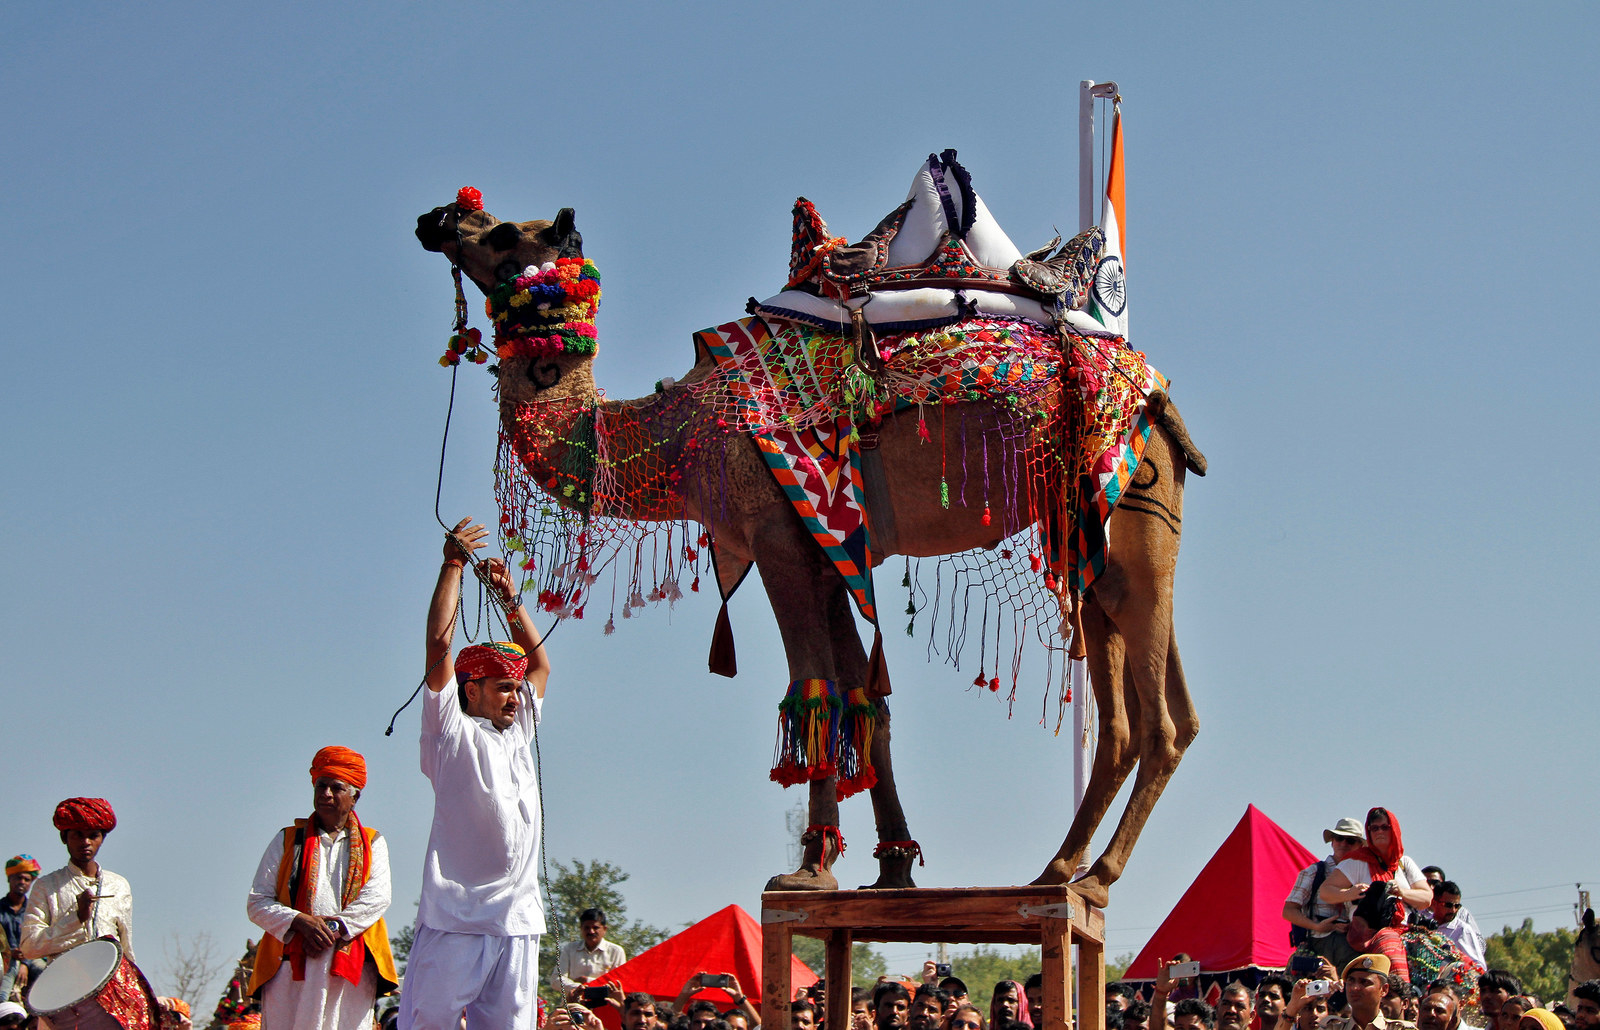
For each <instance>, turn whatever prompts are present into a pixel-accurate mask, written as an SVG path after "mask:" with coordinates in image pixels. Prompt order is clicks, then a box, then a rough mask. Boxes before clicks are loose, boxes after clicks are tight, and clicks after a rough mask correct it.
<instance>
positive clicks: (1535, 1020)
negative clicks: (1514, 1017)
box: [1517, 1005, 1566, 1030]
mask: <svg viewBox="0 0 1600 1030" xmlns="http://www.w3.org/2000/svg"><path fill="white" fill-rule="evenodd" d="M1517 1025H1518V1030H1566V1027H1565V1026H1563V1025H1562V1023H1561V1020H1560V1018H1558V1017H1557V1016H1556V1014H1555V1013H1554V1012H1551V1011H1550V1010H1549V1009H1545V1008H1540V1007H1539V1006H1537V1005H1535V1006H1534V1007H1533V1008H1531V1009H1529V1010H1528V1011H1526V1012H1524V1013H1523V1014H1522V1019H1521V1021H1520V1022H1519V1023H1518V1024H1517Z"/></svg>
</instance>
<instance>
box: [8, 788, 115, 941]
mask: <svg viewBox="0 0 1600 1030" xmlns="http://www.w3.org/2000/svg"><path fill="white" fill-rule="evenodd" d="M54 822H55V824H56V829H57V830H60V831H61V843H63V844H65V845H66V846H67V864H66V865H64V866H62V867H61V868H60V869H57V870H56V871H55V872H53V873H49V874H47V875H45V876H41V877H39V879H38V880H37V881H36V882H35V883H34V885H33V890H32V892H31V893H30V894H29V895H28V910H27V911H26V912H24V913H23V914H22V957H23V958H26V959H37V958H50V957H51V956H54V955H59V954H61V953H62V952H63V951H67V950H69V949H71V948H75V947H77V946H78V945H80V944H83V943H85V942H86V941H92V940H95V939H97V938H101V937H114V938H116V940H117V942H118V943H119V944H121V945H122V954H123V955H124V956H126V957H127V959H128V961H129V962H132V961H133V890H132V888H130V887H129V886H128V881H127V880H124V879H123V878H122V877H120V876H118V875H117V874H116V873H113V872H112V871H111V870H109V869H106V868H104V867H103V866H101V865H100V863H99V862H98V861H96V856H97V855H99V853H100V845H101V844H104V843H105V839H106V834H108V833H110V832H111V831H112V830H114V829H116V828H117V814H116V813H115V812H113V811H112V810H111V806H110V805H109V804H108V803H107V802H106V800H105V799H104V798H68V799H67V800H65V801H63V802H61V804H59V805H57V806H56V814H55V819H54Z"/></svg>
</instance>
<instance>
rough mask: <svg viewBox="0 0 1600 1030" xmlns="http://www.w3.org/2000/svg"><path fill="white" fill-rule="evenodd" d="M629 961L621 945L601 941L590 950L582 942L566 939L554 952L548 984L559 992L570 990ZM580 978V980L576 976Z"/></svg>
mask: <svg viewBox="0 0 1600 1030" xmlns="http://www.w3.org/2000/svg"><path fill="white" fill-rule="evenodd" d="M626 961H628V953H627V952H626V951H624V950H623V948H622V945H620V944H613V943H612V942H610V941H601V942H600V946H599V947H598V948H596V949H594V950H593V951H590V950H589V949H588V948H586V947H584V944H583V942H582V941H568V942H567V943H565V944H563V945H562V946H561V950H560V951H558V952H556V967H555V968H554V969H552V970H551V971H550V985H551V986H552V987H554V988H555V989H556V990H558V991H563V992H565V991H570V990H572V989H573V988H574V987H576V986H578V984H579V983H580V982H582V983H587V982H589V981H590V980H593V979H594V978H595V977H597V976H600V975H602V974H604V973H607V972H609V971H611V970H613V969H615V968H617V967H618V966H620V965H622V964H623V963H624V962H626ZM580 976H581V977H583V980H582V981H579V980H577V979H576V978H577V977H580Z"/></svg>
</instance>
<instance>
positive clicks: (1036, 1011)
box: [1022, 973, 1111, 1023]
mask: <svg viewBox="0 0 1600 1030" xmlns="http://www.w3.org/2000/svg"><path fill="white" fill-rule="evenodd" d="M1022 994H1023V997H1025V998H1027V999H1028V1014H1029V1015H1031V1016H1032V1017H1033V1020H1032V1021H1033V1022H1035V1023H1037V1022H1038V1021H1039V1019H1040V1013H1042V1012H1044V974H1043V973H1034V974H1033V975H1032V976H1030V977H1028V978H1027V979H1026V980H1024V981H1022ZM1106 997H1107V999H1109V998H1110V997H1111V988H1110V987H1107V988H1106Z"/></svg>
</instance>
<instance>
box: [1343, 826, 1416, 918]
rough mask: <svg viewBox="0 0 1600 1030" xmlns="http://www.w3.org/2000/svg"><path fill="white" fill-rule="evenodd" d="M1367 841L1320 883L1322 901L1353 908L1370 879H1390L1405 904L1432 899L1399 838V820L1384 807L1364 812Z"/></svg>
mask: <svg viewBox="0 0 1600 1030" xmlns="http://www.w3.org/2000/svg"><path fill="white" fill-rule="evenodd" d="M1366 829H1367V842H1366V844H1364V845H1363V846H1361V847H1359V848H1357V849H1355V850H1354V851H1352V852H1351V853H1350V854H1349V855H1348V856H1346V857H1345V859H1344V861H1342V862H1340V863H1339V864H1338V865H1336V866H1334V869H1333V871H1332V872H1331V873H1329V874H1328V879H1327V881H1326V882H1324V883H1323V885H1322V889H1321V891H1320V897H1321V898H1322V900H1323V901H1326V902H1329V903H1332V902H1336V901H1337V902H1344V903H1345V905H1346V907H1347V910H1348V909H1350V908H1353V907H1354V905H1355V903H1356V902H1357V901H1360V900H1361V897H1362V895H1364V894H1365V893H1366V892H1367V887H1368V886H1369V885H1370V884H1373V883H1385V882H1388V883H1392V884H1393V886H1394V891H1395V893H1396V894H1397V895H1398V896H1399V897H1400V900H1402V901H1404V902H1405V903H1406V904H1407V905H1410V906H1411V907H1412V908H1415V909H1419V910H1420V909H1425V908H1427V907H1428V906H1429V905H1431V904H1432V903H1433V891H1432V890H1431V889H1429V887H1428V881H1426V880H1424V879H1423V878H1422V870H1421V869H1418V868H1417V863H1415V862H1413V861H1412V860H1411V858H1410V856H1408V855H1407V854H1406V852H1405V844H1404V842H1402V841H1401V839H1400V822H1399V820H1397V819H1396V818H1395V817H1394V816H1393V815H1392V814H1391V813H1390V812H1389V810H1388V809H1386V808H1374V809H1371V810H1370V811H1368V812H1367V823H1366Z"/></svg>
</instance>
